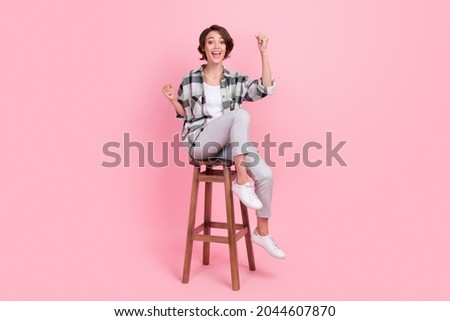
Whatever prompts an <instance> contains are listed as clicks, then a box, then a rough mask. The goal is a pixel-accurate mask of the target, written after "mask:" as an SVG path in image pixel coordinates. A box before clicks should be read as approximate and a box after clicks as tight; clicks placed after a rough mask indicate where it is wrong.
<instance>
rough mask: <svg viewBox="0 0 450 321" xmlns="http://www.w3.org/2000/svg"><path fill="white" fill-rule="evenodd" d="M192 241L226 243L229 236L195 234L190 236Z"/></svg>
mask: <svg viewBox="0 0 450 321" xmlns="http://www.w3.org/2000/svg"><path fill="white" fill-rule="evenodd" d="M192 239H193V240H194V241H202V242H210V243H223V244H228V243H229V242H230V241H229V238H228V236H219V235H203V234H197V235H194V236H192Z"/></svg>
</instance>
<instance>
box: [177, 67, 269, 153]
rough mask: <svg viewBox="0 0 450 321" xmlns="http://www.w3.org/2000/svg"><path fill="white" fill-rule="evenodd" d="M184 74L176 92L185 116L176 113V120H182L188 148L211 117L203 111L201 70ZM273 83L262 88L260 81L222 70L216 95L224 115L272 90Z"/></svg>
mask: <svg viewBox="0 0 450 321" xmlns="http://www.w3.org/2000/svg"><path fill="white" fill-rule="evenodd" d="M204 67H205V65H202V66H201V67H199V68H198V69H195V70H192V71H190V72H188V73H187V74H186V75H185V76H184V77H183V81H182V83H181V84H180V88H179V89H178V101H179V102H180V104H181V105H183V107H184V110H185V113H186V117H183V116H181V115H180V114H178V113H176V116H177V118H180V119H184V123H183V130H182V134H181V137H182V139H183V142H184V143H187V146H188V147H192V146H193V145H195V141H196V140H197V136H198V135H199V134H200V132H201V131H202V130H203V128H204V127H205V126H206V123H207V119H208V118H211V117H212V116H211V115H210V114H209V113H208V109H207V108H206V106H205V104H206V98H205V95H204V89H203V68H204ZM275 86H276V82H275V80H272V86H270V87H264V86H263V85H262V82H261V79H250V78H249V77H248V76H246V75H243V74H240V73H238V72H235V71H231V70H227V69H225V68H224V72H223V75H222V79H221V81H220V93H221V95H222V105H223V109H224V113H227V112H229V111H231V110H234V109H235V108H241V106H242V103H243V102H244V101H255V100H258V99H261V98H263V97H265V96H267V95H271V94H272V93H273V92H274V90H275Z"/></svg>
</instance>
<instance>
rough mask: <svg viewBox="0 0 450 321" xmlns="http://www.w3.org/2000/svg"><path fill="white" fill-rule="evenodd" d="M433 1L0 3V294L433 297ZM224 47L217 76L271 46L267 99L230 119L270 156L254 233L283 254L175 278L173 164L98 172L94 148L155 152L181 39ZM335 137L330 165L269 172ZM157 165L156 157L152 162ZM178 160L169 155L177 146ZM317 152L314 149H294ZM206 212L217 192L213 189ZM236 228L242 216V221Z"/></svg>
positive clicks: (183, 187)
mask: <svg viewBox="0 0 450 321" xmlns="http://www.w3.org/2000/svg"><path fill="white" fill-rule="evenodd" d="M448 12H450V6H449V4H448V2H446V1H399V0H397V1H391V0H390V1H364V2H363V1H350V0H348V1H286V2H274V1H253V0H250V1H226V2H221V3H218V2H211V1H198V0H197V1H159V2H158V6H156V5H155V2H154V1H117V0H116V1H92V0H89V1H87V0H85V1H56V0H54V1H49V0H42V1H2V2H1V3H0V30H1V32H0V46H1V50H0V75H1V76H0V82H1V83H0V105H1V111H0V130H1V135H0V143H1V147H2V153H1V158H0V162H1V179H0V181H1V194H0V195H1V203H0V206H1V208H0V211H1V212H0V215H1V216H0V260H1V263H0V299H2V300H210V299H211V300H448V299H450V273H449V271H450V256H449V255H448V252H449V246H450V231H449V229H450V228H449V227H450V218H449V212H450V201H449V197H448V196H449V195H448V194H449V183H450V170H449V165H448V162H449V157H450V152H449V148H448V147H449V142H448V139H449V134H450V131H449V123H450V112H449V111H448V108H449V104H450V91H449V88H450V86H449V85H450V59H449V57H450V34H449V32H448V31H449V30H450V22H449V20H448ZM213 23H217V24H221V25H224V26H225V27H227V28H228V30H229V31H230V33H231V35H232V36H233V37H234V39H235V50H234V51H233V53H232V57H231V58H230V59H229V60H227V61H226V67H228V68H230V69H234V70H239V71H241V72H243V73H246V74H248V75H251V76H253V77H259V76H260V68H261V67H260V61H259V56H258V51H257V47H256V41H255V39H254V34H255V33H257V32H259V31H263V32H265V33H267V34H268V35H269V37H270V40H269V50H270V51H269V54H270V59H271V66H272V71H273V75H274V77H275V78H276V80H277V81H278V89H277V91H276V93H275V95H274V96H271V97H269V98H267V99H265V100H262V101H260V102H257V103H254V104H247V105H246V108H247V110H249V111H250V113H251V115H252V138H253V140H255V141H262V140H263V137H264V135H265V134H267V133H269V132H270V133H271V136H272V139H273V140H274V141H276V142H278V143H281V142H284V141H292V142H293V144H294V147H293V148H291V149H290V150H288V152H287V153H286V155H285V156H284V157H283V156H276V157H275V153H274V154H273V155H272V159H274V160H276V161H277V166H276V167H274V168H273V172H274V175H275V195H274V204H273V211H274V216H273V219H272V221H271V231H272V234H273V235H274V236H275V238H276V240H277V241H278V243H279V244H280V245H281V246H282V247H283V249H284V250H285V251H286V252H287V259H286V260H284V261H278V260H275V259H272V258H271V257H269V256H268V255H266V254H265V253H264V252H263V251H262V250H261V249H260V248H255V252H256V261H257V271H256V272H250V271H248V269H247V265H246V261H245V256H244V247H243V243H242V244H240V245H239V254H240V264H241V267H240V271H241V291H239V292H233V291H232V290H231V288H230V280H229V278H230V275H229V267H228V253H227V248H226V247H225V246H223V245H219V244H214V245H213V247H212V260H211V261H212V262H211V265H210V266H209V267H203V266H202V265H201V262H200V244H196V247H195V248H194V259H193V266H192V274H191V282H190V283H189V284H188V285H184V284H181V281H180V280H181V270H182V263H183V254H184V239H185V228H186V221H187V211H188V201H189V190H190V182H191V175H192V171H191V168H190V167H188V168H181V167H177V166H175V165H174V164H173V163H172V162H171V163H170V166H168V167H165V168H154V167H151V166H149V165H147V166H145V167H143V168H140V167H138V162H137V153H136V151H134V152H133V153H134V154H133V155H132V166H131V167H129V168H124V167H123V166H119V167H116V168H105V167H102V166H101V163H102V161H111V158H108V157H106V156H104V155H103V153H102V146H103V144H105V143H106V142H108V141H117V142H121V143H122V144H123V135H124V133H130V135H131V139H132V140H134V141H139V142H141V143H143V144H146V142H155V145H156V146H157V155H156V157H155V158H156V159H157V160H160V159H161V158H160V157H161V148H160V146H161V142H163V141H171V140H172V137H173V135H174V134H176V133H178V132H179V130H180V126H181V122H180V121H178V120H176V119H175V117H174V111H173V108H172V107H171V106H170V104H168V103H167V102H166V100H165V98H164V97H163V95H162V94H161V87H162V85H163V84H164V83H167V82H171V83H173V84H174V85H175V86H178V84H179V81H180V79H181V77H182V76H183V74H184V73H185V72H186V71H188V70H189V69H193V68H196V67H197V66H198V65H199V64H200V61H199V60H198V57H199V55H198V53H197V52H196V47H197V39H198V35H199V33H200V32H201V30H203V29H204V28H205V27H207V26H209V25H211V24H213ZM327 131H330V132H333V141H334V144H337V143H338V142H339V141H341V140H342V141H347V143H346V144H345V145H344V147H343V148H342V149H341V152H340V155H341V156H342V157H343V158H344V160H345V161H346V162H347V164H348V166H347V167H341V166H339V165H338V164H337V163H336V162H334V163H333V166H331V167H326V166H324V164H322V166H320V167H317V168H310V167H306V166H305V165H303V164H300V165H299V166H297V167H294V168H286V166H284V163H285V161H288V160H291V159H292V157H293V153H294V152H301V151H302V150H301V149H302V146H303V145H304V144H305V143H307V142H309V141H317V142H319V143H321V144H323V145H324V144H325V133H326V132H327ZM171 155H172V152H171ZM182 156H183V160H185V161H186V160H187V157H186V154H185V152H184V151H183V153H182ZM311 157H312V159H313V160H314V159H316V158H321V159H323V157H324V150H321V151H315V152H313V153H311ZM216 193H217V194H216V195H217V198H216V199H217V204H216V205H217V206H216V208H218V209H219V211H218V212H219V213H218V214H217V215H218V216H220V215H221V213H223V210H222V209H223V206H222V205H221V204H220V202H221V199H219V198H220V197H221V195H222V193H221V192H220V190H219V189H218V188H216ZM251 214H252V215H251V223H252V226H254V225H255V217H254V215H253V212H252V213H251Z"/></svg>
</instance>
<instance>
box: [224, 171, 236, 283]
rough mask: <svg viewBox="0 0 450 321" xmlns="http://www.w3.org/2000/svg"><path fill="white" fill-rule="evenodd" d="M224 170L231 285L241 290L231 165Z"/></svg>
mask: <svg viewBox="0 0 450 321" xmlns="http://www.w3.org/2000/svg"><path fill="white" fill-rule="evenodd" d="M223 171H224V172H223V176H224V185H225V203H226V208H227V227H228V248H229V251H230V267H231V285H232V286H231V287H232V289H233V290H234V291H237V290H239V269H238V256H237V244H236V226H235V222H234V206H233V192H232V190H231V172H230V167H228V166H224V167H223Z"/></svg>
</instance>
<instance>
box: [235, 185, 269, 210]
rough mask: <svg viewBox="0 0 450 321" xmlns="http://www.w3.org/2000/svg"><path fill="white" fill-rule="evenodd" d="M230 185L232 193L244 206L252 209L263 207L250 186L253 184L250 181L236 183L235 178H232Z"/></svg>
mask: <svg viewBox="0 0 450 321" xmlns="http://www.w3.org/2000/svg"><path fill="white" fill-rule="evenodd" d="M231 185H232V187H231V189H232V190H233V192H234V193H236V195H237V196H238V197H239V199H240V200H241V202H242V203H244V205H245V206H247V207H249V208H252V209H254V210H260V209H262V208H263V205H262V203H261V201H260V200H259V198H258V196H257V195H256V194H255V191H254V190H253V188H252V186H253V184H252V183H251V182H248V183H245V184H244V185H238V183H236V180H234V181H233V183H232V184H231Z"/></svg>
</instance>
